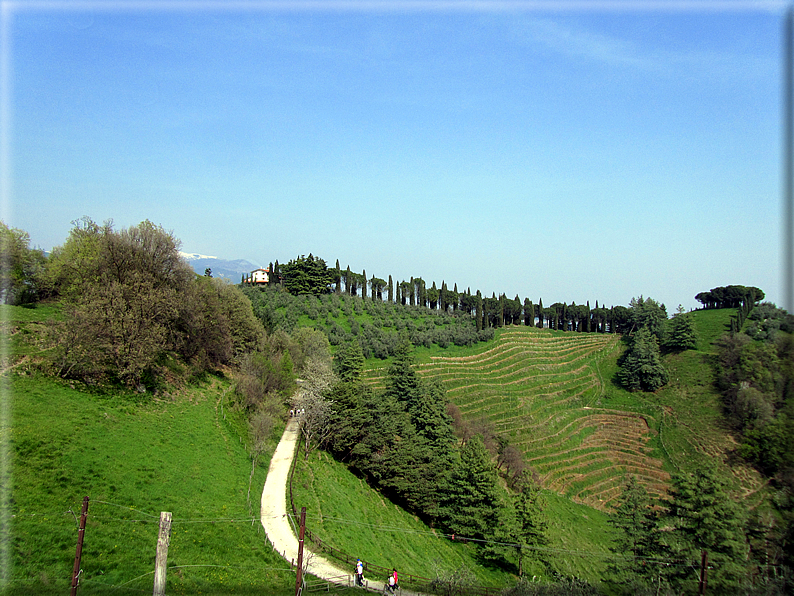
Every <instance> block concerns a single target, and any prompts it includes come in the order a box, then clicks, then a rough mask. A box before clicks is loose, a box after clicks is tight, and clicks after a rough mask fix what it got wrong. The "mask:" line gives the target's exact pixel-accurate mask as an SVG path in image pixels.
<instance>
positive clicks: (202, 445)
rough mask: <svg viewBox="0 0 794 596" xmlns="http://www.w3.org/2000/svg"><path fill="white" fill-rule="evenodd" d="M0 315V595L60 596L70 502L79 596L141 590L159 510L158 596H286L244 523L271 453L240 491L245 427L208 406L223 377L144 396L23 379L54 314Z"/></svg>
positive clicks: (68, 550) (259, 533)
mask: <svg viewBox="0 0 794 596" xmlns="http://www.w3.org/2000/svg"><path fill="white" fill-rule="evenodd" d="M0 314H2V315H3V316H4V330H5V333H6V338H5V339H6V340H9V339H10V342H9V343H10V345H9V344H8V343H7V344H6V345H7V347H8V348H9V349H10V354H9V355H8V356H9V358H8V361H9V363H12V364H14V363H15V364H16V365H17V366H16V367H14V368H13V369H11V370H7V371H6V372H5V374H3V375H2V376H0V380H1V381H2V383H3V399H4V402H3V403H4V406H5V408H4V412H6V413H7V414H9V415H10V419H6V420H4V422H5V424H4V425H3V433H4V436H3V438H4V439H6V440H8V439H10V444H7V446H8V447H9V449H8V454H9V460H8V461H9V463H10V465H11V468H10V471H11V485H10V491H9V492H7V493H6V496H7V497H8V498H9V499H10V501H9V505H10V508H9V509H7V510H5V511H4V515H3V522H4V528H5V529H6V532H4V535H3V542H2V554H3V560H2V561H0V563H1V565H0V567H2V569H3V571H4V572H7V573H8V575H6V576H5V577H3V585H0V593H2V594H31V595H32V594H36V595H41V594H65V593H67V592H68V590H69V585H70V581H71V574H72V566H73V564H74V556H75V548H76V544H77V524H76V517H75V516H79V514H80V509H81V504H82V499H83V497H84V496H89V498H90V501H89V510H88V519H87V525H86V532H85V542H84V549H83V557H82V565H81V567H82V575H81V584H80V594H115V595H119V594H133V593H135V594H139V593H145V592H147V591H148V593H151V590H152V581H153V571H154V557H155V548H156V544H157V533H158V524H159V516H160V512H161V511H171V512H172V513H173V526H172V537H171V546H170V548H169V552H168V566H169V570H168V585H167V591H168V593H169V594H199V593H201V594H217V595H219V596H220V595H221V594H236V595H244V594H261V593H263V592H267V593H269V594H284V595H286V594H291V593H293V591H294V581H295V579H294V578H295V575H294V572H293V571H291V570H290V568H289V565H288V564H286V563H285V562H284V561H282V560H280V558H279V557H278V556H277V555H276V554H275V553H273V552H272V550H271V548H270V547H269V545H268V543H267V540H266V537H265V535H264V531H263V530H262V527H261V524H260V523H259V521H258V520H257V519H255V517H256V516H257V515H258V512H259V497H260V495H261V490H262V486H263V484H264V478H265V473H266V470H267V465H268V460H269V454H270V453H272V448H273V447H274V446H273V445H271V446H270V449H269V451H268V453H267V454H266V456H265V457H263V458H262V459H261V461H260V464H259V465H258V466H257V467H256V468H254V470H253V471H254V474H253V478H252V479H251V483H250V485H249V478H250V475H251V472H252V462H251V458H250V456H249V455H248V453H247V450H246V447H245V445H244V444H243V441H242V440H241V436H245V429H244V427H243V426H242V425H241V421H240V420H238V419H236V418H235V417H234V416H233V415H232V414H231V413H230V412H229V411H228V409H226V410H224V409H223V408H222V403H223V399H224V395H225V393H226V391H227V390H228V389H229V383H228V381H226V380H224V379H219V378H216V379H210V380H209V381H208V382H206V383H205V384H204V385H202V386H196V387H193V388H190V389H188V390H184V391H182V392H180V393H179V394H175V395H171V396H160V397H158V398H153V397H152V396H151V395H148V394H127V395H122V394H118V393H116V394H113V395H107V394H105V395H103V394H100V393H97V394H91V393H87V392H85V391H81V390H79V389H77V388H72V387H70V386H69V385H68V384H65V383H61V382H58V381H54V380H52V379H49V378H46V377H43V376H40V375H37V374H32V373H29V372H26V371H27V369H28V368H29V364H30V362H32V361H34V360H36V358H38V357H39V355H40V349H41V346H38V345H37V338H38V337H39V336H40V332H41V328H42V326H43V324H44V323H43V319H47V318H49V317H51V316H57V309H52V308H42V309H33V310H28V309H16V308H12V307H3V311H2V313H0ZM9 335H10V337H9ZM9 423H10V427H9ZM249 488H250V500H249ZM6 489H7V490H8V489H9V487H8V485H6ZM6 523H10V528H9V527H8V526H6V525H5V524H6Z"/></svg>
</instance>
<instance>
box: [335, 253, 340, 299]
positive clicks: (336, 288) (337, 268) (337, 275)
mask: <svg viewBox="0 0 794 596" xmlns="http://www.w3.org/2000/svg"><path fill="white" fill-rule="evenodd" d="M334 284H335V285H336V287H335V288H334V293H336V295H337V296H338V295H339V294H341V293H342V270H341V269H340V268H339V259H337V260H336V270H335V271H334Z"/></svg>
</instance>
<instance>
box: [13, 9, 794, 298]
mask: <svg viewBox="0 0 794 596" xmlns="http://www.w3.org/2000/svg"><path fill="white" fill-rule="evenodd" d="M107 6H110V7H112V8H106V7H107ZM165 6H166V7H165V8H160V7H157V5H156V3H149V4H135V3H132V4H120V3H117V2H111V3H108V4H103V3H100V2H97V3H91V2H87V3H82V4H73V3H64V4H59V3H57V2H51V3H41V4H33V3H26V2H19V3H16V4H8V3H6V4H5V6H4V8H5V12H4V16H5V22H4V27H5V28H4V32H5V34H6V39H5V43H6V44H7V45H6V47H7V48H9V50H10V51H8V52H7V57H6V58H5V59H6V61H7V62H6V66H7V73H6V75H7V76H6V81H5V82H6V87H5V99H6V100H7V101H6V103H7V105H6V108H7V111H6V122H7V126H6V129H7V130H6V131H5V133H4V134H5V137H4V139H5V143H6V147H7V151H8V152H7V156H6V166H7V171H6V173H7V177H6V181H5V184H6V186H5V187H4V188H5V191H4V194H5V196H4V204H3V206H2V207H3V213H2V216H3V219H4V221H6V222H7V223H10V224H11V225H13V226H14V227H18V228H22V229H24V230H26V231H27V232H29V234H30V237H31V243H32V244H33V245H35V246H39V247H41V248H44V249H51V248H52V247H53V246H56V245H59V244H62V243H63V242H64V241H65V239H66V237H67V235H68V233H69V229H70V228H71V223H70V222H71V221H72V220H75V219H77V218H79V217H81V216H83V215H87V216H89V217H91V218H92V219H94V220H95V221H99V222H101V221H104V220H106V219H113V221H114V222H115V225H116V227H118V228H121V227H127V226H129V225H134V224H137V223H139V222H140V221H142V220H144V219H150V220H151V221H153V222H154V223H156V224H160V225H162V226H163V227H164V228H166V229H168V230H173V232H174V234H175V235H176V236H177V238H179V239H181V241H182V245H183V246H182V248H183V250H185V251H186V252H197V253H202V254H207V255H214V256H218V257H221V258H227V259H235V258H246V259H249V260H251V261H252V262H254V263H255V264H263V265H266V264H267V263H268V262H271V261H274V260H276V259H278V260H279V261H280V262H286V261H288V260H290V259H292V258H295V257H296V256H298V255H300V254H309V253H312V254H314V255H318V256H320V257H322V258H324V259H326V261H327V262H328V263H329V265H333V264H334V263H335V261H336V260H337V259H338V260H339V262H340V264H341V265H342V267H346V266H348V265H349V266H350V268H351V269H352V270H354V271H358V272H360V271H361V270H362V269H366V272H367V275H368V276H371V275H373V274H374V275H376V276H378V277H382V278H386V279H387V278H388V276H389V275H392V276H393V277H394V279H395V281H399V280H403V279H408V278H410V277H411V276H421V277H422V278H424V279H425V281H426V282H427V283H428V284H430V283H432V282H433V281H435V282H436V283H437V284H438V285H440V284H441V282H442V280H444V281H446V282H447V283H448V284H449V285H450V286H452V284H455V283H456V284H457V285H458V289H459V290H464V289H465V288H467V287H469V288H471V290H472V291H476V290H478V289H479V290H481V291H482V292H483V293H484V294H486V295H488V296H490V295H491V294H492V293H494V292H495V293H496V294H497V295H498V294H500V293H506V294H507V295H508V296H509V297H513V296H515V295H519V296H520V298H521V299H522V300H523V298H524V297H529V298H530V299H532V300H533V302H537V300H538V299H540V298H542V299H543V302H544V304H547V305H548V304H551V303H553V302H558V301H565V302H568V303H570V302H572V301H575V302H576V303H577V304H580V303H584V302H585V301H588V300H589V301H590V303H591V305H593V306H594V304H595V301H596V300H598V301H599V304H606V305H612V304H624V305H627V304H628V303H629V301H630V300H631V298H632V297H634V296H639V295H644V296H646V297H647V296H650V297H653V298H655V299H657V300H660V301H661V302H664V303H665V304H666V305H667V307H668V312H670V313H672V312H674V311H675V307H676V306H677V305H678V304H679V303H680V304H683V305H684V307H686V308H694V307H696V306H698V303H697V302H696V301H695V300H694V295H695V294H696V293H698V292H700V291H703V290H708V289H710V288H712V287H715V286H720V285H727V284H744V285H754V286H758V287H760V288H762V289H763V290H764V291H765V292H766V294H767V298H768V299H769V300H772V301H774V302H776V303H778V304H782V299H783V297H782V283H781V274H782V270H781V267H782V265H781V262H782V259H781V251H782V247H781V227H782V226H781V214H782V205H781V194H782V192H781V180H782V174H781V166H782V157H781V146H782V136H781V116H782V108H781V83H780V79H781V70H782V66H781V49H782V44H781V32H782V19H783V4H782V3H781V4H774V3H773V4H770V3H757V4H755V3H743V4H738V5H736V4H730V3H727V2H726V3H721V4H720V3H718V4H714V3H710V4H708V5H698V3H697V2H691V3H688V4H679V5H677V6H678V8H677V9H675V10H663V9H662V8H660V6H662V5H661V4H658V3H657V4H656V5H650V4H643V3H636V2H635V3H630V4H626V5H621V4H619V3H618V4H616V3H612V4H602V3H592V4H588V3H579V4H577V5H568V8H567V9H563V10H560V9H557V10H555V9H553V8H552V6H553V5H552V4H551V3H549V4H543V3H540V4H538V3H534V4H525V3H522V2H512V3H501V4H494V3H489V2H480V3H465V4H460V5H458V6H457V7H453V6H452V5H451V4H448V3H447V4H441V3H433V2H428V3H416V2H414V3H411V4H406V3H401V2H399V1H398V2H391V3H388V4H386V5H376V4H374V3H364V2H361V3H356V2H347V3H344V4H342V3H339V2H333V1H331V2H318V3H314V4H297V3H289V2H286V3H281V4H278V3H275V4H274V3H256V2H253V3H251V4H236V5H234V7H233V8H223V7H222V6H221V5H219V4H213V3H195V4H181V3H179V2H171V3H168V4H167V5H165ZM701 6H702V7H703V8H700V7H701Z"/></svg>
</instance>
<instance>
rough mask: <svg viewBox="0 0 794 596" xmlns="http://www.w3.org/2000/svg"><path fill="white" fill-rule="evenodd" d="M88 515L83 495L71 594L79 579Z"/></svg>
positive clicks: (73, 592)
mask: <svg viewBox="0 0 794 596" xmlns="http://www.w3.org/2000/svg"><path fill="white" fill-rule="evenodd" d="M86 517H88V497H83V509H82V511H81V512H80V527H79V528H78V530H77V551H76V552H75V554H74V571H72V591H71V592H70V595H71V596H76V594H77V584H78V582H79V581H80V559H81V557H82V556H83V537H84V536H85V518H86Z"/></svg>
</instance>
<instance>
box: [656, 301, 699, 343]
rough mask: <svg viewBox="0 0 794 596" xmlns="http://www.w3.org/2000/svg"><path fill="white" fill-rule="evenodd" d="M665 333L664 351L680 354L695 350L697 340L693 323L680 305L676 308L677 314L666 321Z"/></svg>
mask: <svg viewBox="0 0 794 596" xmlns="http://www.w3.org/2000/svg"><path fill="white" fill-rule="evenodd" d="M665 331H666V332H665V334H664V341H663V342H662V347H663V348H664V349H665V350H666V351H668V352H682V351H684V350H694V349H695V348H697V344H698V338H697V331H696V330H695V322H694V321H693V320H692V317H691V316H690V315H689V314H687V313H685V312H684V308H683V307H682V306H681V305H679V306H678V312H677V313H676V314H675V315H673V318H672V319H670V320H669V321H667V329H666V330H665Z"/></svg>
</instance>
